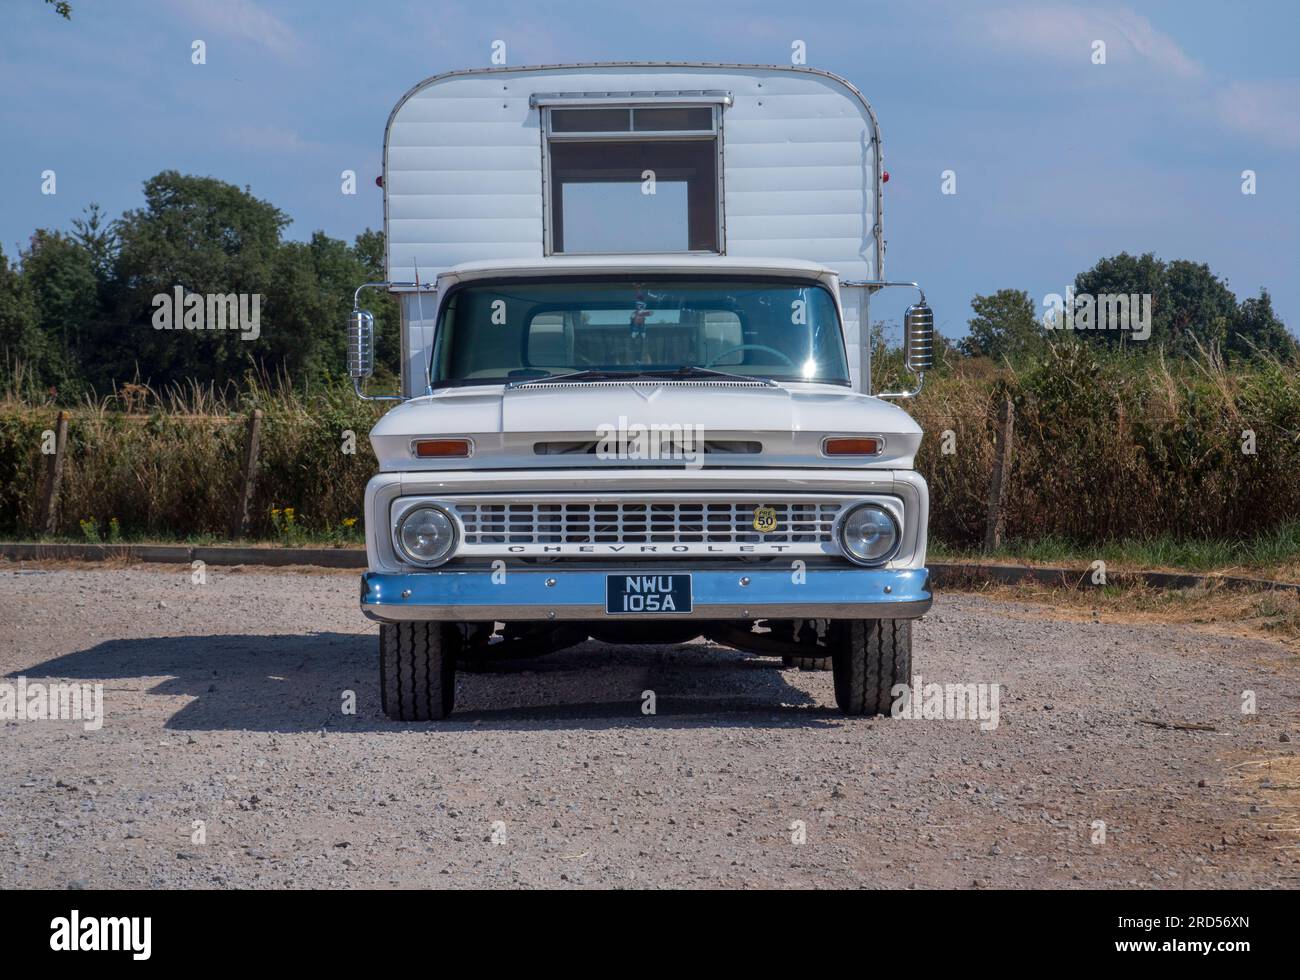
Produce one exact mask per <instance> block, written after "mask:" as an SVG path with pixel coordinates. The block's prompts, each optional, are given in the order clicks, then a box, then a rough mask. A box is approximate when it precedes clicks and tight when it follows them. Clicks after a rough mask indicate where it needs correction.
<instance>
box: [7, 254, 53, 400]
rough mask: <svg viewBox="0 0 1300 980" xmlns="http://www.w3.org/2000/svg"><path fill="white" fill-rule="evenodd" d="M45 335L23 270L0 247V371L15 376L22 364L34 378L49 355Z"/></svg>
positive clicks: (24, 369)
mask: <svg viewBox="0 0 1300 980" xmlns="http://www.w3.org/2000/svg"><path fill="white" fill-rule="evenodd" d="M45 348H46V337H45V334H44V333H42V332H41V330H40V328H39V327H38V326H37V324H36V308H35V307H34V306H33V305H32V297H31V292H30V291H29V290H28V288H27V281H26V279H24V277H23V275H22V273H21V272H20V271H19V270H18V269H17V268H15V267H13V266H11V265H10V264H9V259H8V257H7V256H6V255H5V254H4V251H3V250H2V249H0V372H3V373H4V374H5V375H7V376H9V377H12V376H13V372H14V371H15V370H16V369H18V368H19V367H20V366H21V368H22V370H23V371H25V372H27V373H28V375H29V376H32V377H33V380H36V381H40V380H41V379H40V378H39V377H36V375H37V374H38V373H39V370H40V366H41V365H42V364H43V363H45V361H46V360H47V358H48V354H47V352H46V349H45Z"/></svg>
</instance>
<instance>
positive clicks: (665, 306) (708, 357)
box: [432, 278, 849, 386]
mask: <svg viewBox="0 0 1300 980" xmlns="http://www.w3.org/2000/svg"><path fill="white" fill-rule="evenodd" d="M706 369H707V370H708V371H711V372H717V373H721V374H733V375H742V376H746V377H754V378H769V379H772V380H775V381H821V382H830V383H832V384H845V385H846V384H848V382H849V375H848V365H847V363H846V360H845V354H844V341H843V338H842V337H841V335H840V321H839V315H838V313H837V311H836V309H835V301H834V300H833V299H832V297H831V294H830V292H828V291H827V290H826V289H825V288H824V287H823V286H820V285H818V284H815V283H809V282H806V281H802V282H794V281H785V282H782V281H773V280H754V279H749V280H736V279H705V278H700V279H694V280H682V279H681V278H674V279H671V280H667V279H664V280H659V281H655V280H651V279H648V278H647V279H641V280H636V281H632V280H628V279H620V280H604V279H600V280H596V279H592V280H580V279H566V280H564V281H561V282H555V281H550V282H540V281H537V280H528V279H524V280H517V281H514V282H501V281H494V282H491V283H485V284H482V285H473V286H462V287H460V288H458V289H455V290H454V291H453V292H451V293H450V294H449V295H448V297H447V300H446V303H445V304H444V306H443V309H442V315H441V318H440V319H439V322H438V333H437V340H436V343H435V346H434V351H433V371H432V374H433V383H434V384H435V385H438V386H447V385H473V384H501V383H503V382H506V383H508V382H520V381H527V380H530V379H535V378H544V377H549V376H552V375H560V374H575V375H578V374H579V373H580V372H581V373H584V374H590V376H592V377H593V378H595V377H599V378H601V379H604V378H605V377H607V376H608V375H610V374H638V373H642V372H647V371H648V372H659V373H680V374H682V375H684V376H689V375H691V374H703V373H704V372H705V370H706ZM579 376H580V375H579Z"/></svg>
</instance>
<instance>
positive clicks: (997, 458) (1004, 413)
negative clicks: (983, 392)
mask: <svg viewBox="0 0 1300 980" xmlns="http://www.w3.org/2000/svg"><path fill="white" fill-rule="evenodd" d="M1015 427H1016V409H1015V405H1013V404H1012V401H1011V396H1010V395H1006V396H1004V398H1003V400H1002V407H1001V408H999V409H998V428H997V443H996V445H995V446H994V450H993V452H994V455H993V472H992V474H991V475H990V476H989V509H988V519H987V521H986V523H985V525H984V550H985V551H993V550H994V549H996V548H997V547H999V546H1000V545H1001V544H1002V534H1003V531H1004V530H1005V529H1006V514H1005V512H1004V505H1005V504H1006V499H1007V482H1008V480H1009V479H1010V475H1011V444H1012V441H1013V438H1014V432H1015Z"/></svg>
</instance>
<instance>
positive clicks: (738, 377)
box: [641, 364, 780, 388]
mask: <svg viewBox="0 0 1300 980" xmlns="http://www.w3.org/2000/svg"><path fill="white" fill-rule="evenodd" d="M641 373H642V374H645V375H649V376H650V377H654V378H727V379H729V380H731V381H751V382H756V383H758V384H763V385H767V386H768V387H769V388H779V387H780V385H778V384H777V383H776V382H775V381H773V380H772V379H771V378H768V377H764V376H762V375H757V374H732V373H731V372H730V371H715V370H714V369H713V368H706V367H698V366H697V365H694V364H683V365H681V366H680V367H675V368H666V369H664V370H662V371H642V372H641Z"/></svg>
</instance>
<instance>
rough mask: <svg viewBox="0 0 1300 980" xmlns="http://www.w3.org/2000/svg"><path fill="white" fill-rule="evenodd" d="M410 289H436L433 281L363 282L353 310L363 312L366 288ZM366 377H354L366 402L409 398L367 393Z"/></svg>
mask: <svg viewBox="0 0 1300 980" xmlns="http://www.w3.org/2000/svg"><path fill="white" fill-rule="evenodd" d="M399 286H400V287H402V288H409V289H419V290H420V291H421V292H423V291H425V290H431V289H434V288H435V287H434V285H433V284H431V283H414V282H363V283H362V284H361V285H360V286H358V287H357V288H356V290H355V291H354V292H353V293H352V312H353V314H354V315H355V314H357V313H360V312H361V293H362V291H364V290H366V289H392V288H394V287H399ZM364 383H365V382H364V379H363V378H359V377H357V376H355V375H353V377H352V390H353V391H354V392H356V396H357V397H358V398H360V399H361V400H362V401H366V402H404V401H407V400H408V399H407V398H406V396H405V395H367V394H366V393H365V391H364V390H363V385H364Z"/></svg>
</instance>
